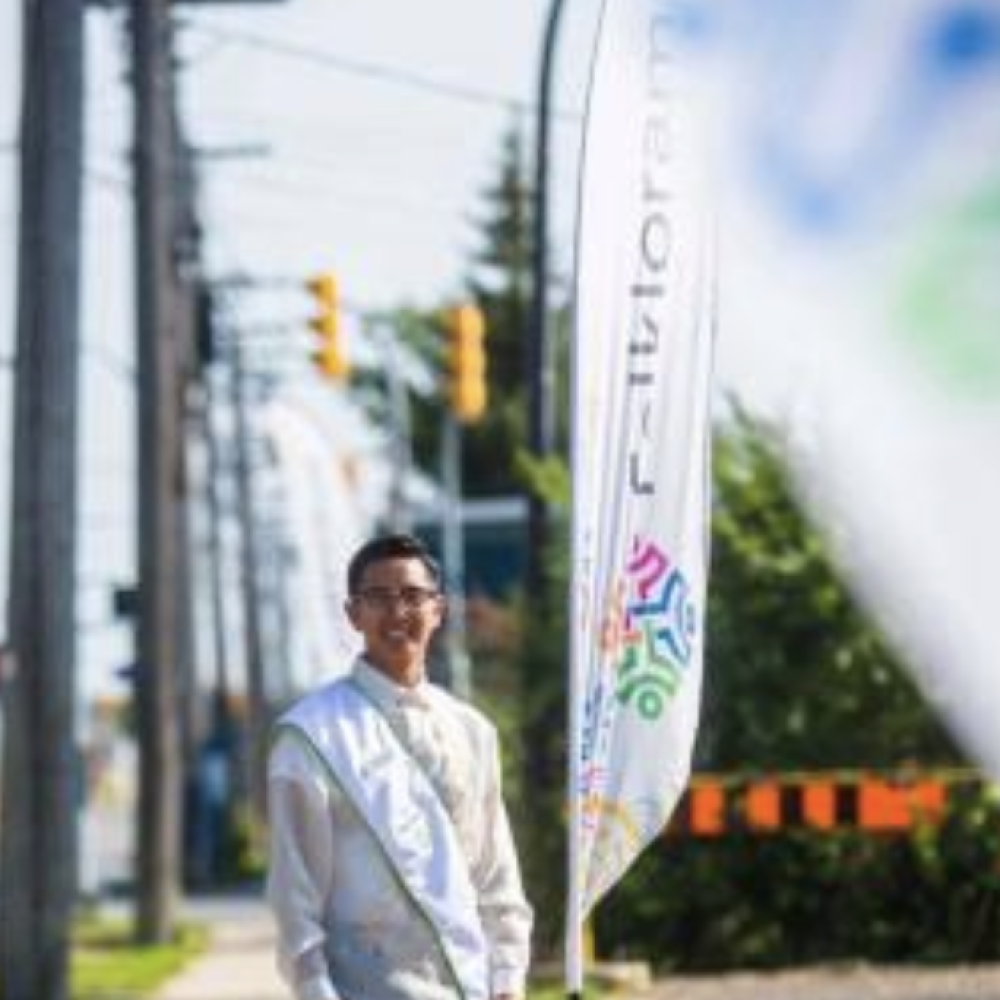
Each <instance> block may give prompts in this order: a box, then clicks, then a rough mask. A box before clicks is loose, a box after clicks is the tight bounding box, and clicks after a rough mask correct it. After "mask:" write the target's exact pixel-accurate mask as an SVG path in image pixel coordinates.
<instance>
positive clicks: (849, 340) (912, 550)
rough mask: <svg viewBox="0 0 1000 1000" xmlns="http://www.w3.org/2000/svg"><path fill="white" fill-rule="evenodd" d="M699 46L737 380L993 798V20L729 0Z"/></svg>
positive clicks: (950, 7)
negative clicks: (722, 77) (711, 108)
mask: <svg viewBox="0 0 1000 1000" xmlns="http://www.w3.org/2000/svg"><path fill="white" fill-rule="evenodd" d="M722 8H723V5H721V4H720V6H719V8H717V10H720V11H721V10H722ZM707 34H708V35H710V36H711V37H712V38H713V39H714V41H712V42H711V45H713V46H714V45H715V42H718V43H719V44H718V46H717V50H718V52H719V53H720V54H722V55H724V56H725V60H724V62H725V64H726V69H727V72H728V76H729V86H728V93H729V97H730V100H729V102H728V104H727V106H726V107H727V123H726V128H725V133H724V134H725V137H726V147H725V150H724V151H725V153H726V155H725V162H726V164H727V167H728V174H727V185H726V188H727V191H728V193H729V195H730V197H728V199H727V203H726V208H725V215H724V225H723V227H722V230H723V232H724V233H725V234H726V245H725V249H724V253H723V256H724V259H725V260H726V262H727V264H726V269H725V282H724V286H723V298H722V324H721V325H722V328H723V330H724V333H723V334H722V337H721V338H720V365H721V366H722V369H721V370H722V373H723V374H725V376H726V377H727V378H729V377H732V378H733V379H734V381H735V384H736V385H737V386H739V387H741V395H743V397H744V398H745V399H746V400H748V401H749V403H750V405H751V406H752V407H753V406H755V404H757V403H758V402H759V401H761V400H767V401H768V402H769V405H770V408H771V412H772V413H774V412H775V411H776V412H777V413H778V415H779V416H780V417H781V418H783V419H785V420H786V422H787V423H788V424H789V425H790V427H791V429H792V431H793V433H794V434H795V436H796V438H797V439H798V448H797V453H798V455H799V462H800V464H799V467H798V470H797V471H798V473H799V481H800V483H801V484H802V486H803V488H804V494H805V496H806V497H807V498H808V500H809V502H810V503H811V504H812V506H813V509H814V511H815V512H816V513H817V515H818V516H819V517H821V518H822V519H823V520H824V521H825V523H826V524H828V525H829V526H831V528H832V535H833V537H834V539H835V540H836V541H837V542H838V543H839V546H840V555H841V557H842V560H843V563H844V565H845V567H846V568H847V570H848V571H849V573H850V575H851V578H852V579H853V581H854V583H855V584H856V587H857V589H858V592H859V593H860V594H861V596H863V597H864V598H865V599H867V600H868V601H869V603H870V606H871V608H872V609H873V610H874V611H875V612H876V613H877V615H878V617H879V618H880V620H881V622H882V624H883V626H884V627H885V628H886V630H887V631H888V633H889V634H890V635H891V636H892V637H893V638H894V639H895V640H896V642H897V643H898V645H899V646H900V648H901V650H902V652H903V653H904V658H905V659H906V661H907V662H908V663H909V664H910V665H911V666H912V667H913V668H914V670H915V671H916V676H917V678H918V680H919V681H920V682H921V685H922V687H923V689H924V691H925V692H926V693H927V695H928V697H929V699H930V700H931V702H932V703H933V704H935V705H936V706H938V708H939V709H940V710H941V711H942V712H943V713H944V715H945V717H946V718H947V719H948V720H949V721H950V722H951V724H952V727H953V729H954V730H955V731H956V732H957V733H958V734H960V735H962V736H964V737H965V739H966V741H967V744H968V746H969V747H970V748H971V749H972V750H974V751H975V753H976V754H977V755H978V756H979V758H980V759H981V760H982V761H983V763H985V764H986V765H988V766H989V768H990V769H991V771H992V773H993V775H994V777H997V778H1000V725H998V720H1000V679H998V677H1000V674H998V667H1000V633H998V631H997V626H996V614H997V602H998V596H1000V586H998V579H1000V577H998V567H1000V4H998V3H997V2H996V0H844V2H838V3H828V2H827V0H734V2H732V3H729V4H727V5H726V13H725V18H724V19H721V20H720V21H719V22H718V23H717V25H716V26H714V27H713V28H712V30H711V31H710V32H708V33H707ZM803 666H804V667H805V666H807V665H803Z"/></svg>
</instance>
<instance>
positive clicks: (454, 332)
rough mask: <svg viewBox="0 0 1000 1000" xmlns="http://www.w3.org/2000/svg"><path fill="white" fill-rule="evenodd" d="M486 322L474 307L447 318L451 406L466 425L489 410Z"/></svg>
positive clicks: (460, 309) (458, 309)
mask: <svg viewBox="0 0 1000 1000" xmlns="http://www.w3.org/2000/svg"><path fill="white" fill-rule="evenodd" d="M485 340H486V321H485V319H484V318H483V313H482V310H481V309H480V308H479V307H478V306H474V305H468V304H466V305H460V306H456V307H455V308H454V309H452V310H451V313H450V314H449V316H448V403H449V405H450V406H451V411H452V413H454V414H455V416H456V417H457V418H458V420H459V421H461V422H462V423H463V424H471V423H475V422H476V421H477V420H479V418H480V417H481V416H482V415H483V413H484V412H485V410H486V345H485Z"/></svg>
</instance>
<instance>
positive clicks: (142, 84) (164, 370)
mask: <svg viewBox="0 0 1000 1000" xmlns="http://www.w3.org/2000/svg"><path fill="white" fill-rule="evenodd" d="M131 27H132V43H133V49H132V55H133V69H132V72H133V85H134V89H135V149H134V156H135V243H136V267H135V273H136V308H137V317H136V320H137V322H136V335H137V345H136V358H137V362H138V401H139V405H138V437H137V441H138V451H139V462H138V465H139V496H138V501H139V502H138V525H137V528H138V553H139V555H138V560H139V616H138V630H137V632H138V634H137V643H136V645H137V654H138V657H137V658H138V669H137V672H136V716H137V728H138V733H139V806H138V817H137V819H138V858H137V868H138V870H137V879H138V895H137V909H136V932H137V936H138V938H139V939H140V940H141V941H145V942H159V941H164V940H166V939H168V938H169V937H170V935H171V933H172V931H173V927H174V920H175V912H176V904H177V897H178V894H179V888H180V887H179V871H180V864H179V860H180V819H181V817H180V810H181V792H180V785H181V781H180V732H179V726H178V690H177V683H178V677H177V664H178V641H177V637H178V606H177V596H178V595H177V573H178V563H177V548H176V547H177V539H178V525H179V523H180V522H179V491H180V488H181V483H182V481H183V480H182V477H183V470H182V467H181V466H182V463H181V449H180V429H181V414H180V403H181V392H180V361H181V358H182V356H183V355H182V352H181V348H180V343H179V341H180V337H179V333H178V329H177V326H176V321H177V317H178V314H179V307H178V299H177V295H176V282H175V269H174V264H175V261H174V249H175V236H176V232H175V222H176V218H177V214H176V206H175V201H174V195H175V179H176V175H175V163H176V151H175V148H174V119H173V109H172V102H173V80H172V67H171V44H170V32H171V23H170V6H169V3H168V2H167V0H133V2H132V23H131Z"/></svg>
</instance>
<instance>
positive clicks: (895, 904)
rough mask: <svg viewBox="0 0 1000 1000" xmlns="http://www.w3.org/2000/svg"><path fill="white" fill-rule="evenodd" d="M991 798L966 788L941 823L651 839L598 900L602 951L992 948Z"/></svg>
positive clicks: (767, 961)
mask: <svg viewBox="0 0 1000 1000" xmlns="http://www.w3.org/2000/svg"><path fill="white" fill-rule="evenodd" d="M998 852H1000V810H998V809H997V807H996V804H995V803H992V802H990V801H989V799H988V798H987V797H986V796H985V795H984V794H983V793H982V792H973V791H972V790H970V791H969V792H968V793H967V794H966V796H965V797H964V798H961V799H960V800H959V802H958V803H957V804H956V805H955V807H954V808H953V809H952V811H951V813H950V814H949V817H948V819H947V821H946V822H945V824H944V825H943V826H941V827H940V828H930V827H928V828H923V829H918V830H917V831H916V832H914V833H912V834H910V835H906V836H899V837H885V836H873V835H871V834H865V833H863V832H859V831H843V832H838V833H827V834H820V833H813V832H809V831H789V832H786V833H781V834H776V835H770V836H763V835H759V836H754V835H751V834H746V835H743V836H734V837H727V838H720V839H718V840H694V839H690V840H681V839H671V840H668V841H666V842H664V843H662V844H660V845H657V846H655V847H653V848H651V849H650V850H649V851H647V853H646V854H645V855H644V856H643V857H642V858H641V860H640V861H639V862H638V864H637V865H636V866H635V868H634V869H633V870H632V872H631V873H630V874H629V876H628V877H627V878H626V879H625V881H624V882H623V883H621V884H620V886H619V887H618V888H616V889H615V890H614V891H613V892H612V894H611V895H610V897H609V898H608V899H607V901H606V902H605V903H603V904H602V906H601V908H600V909H599V911H598V935H599V939H600V941H601V947H602V950H603V951H604V952H605V953H613V954H629V953H633V952H634V953H635V954H637V955H641V956H642V957H644V958H647V959H650V960H653V961H655V962H656V963H657V964H658V965H659V966H661V967H662V968H669V969H684V970H692V971H693V970H715V969H720V968H767V967H777V966H785V965H793V964H800V963H801V964H807V963H812V962H818V961H829V960H833V959H848V958H850V959H856V958H866V959H870V960H873V961H879V962H900V961H922V962H965V961H975V960H984V959H994V960H995V959H996V958H997V957H998V955H1000V872H998V870H997V864H996V859H997V857H998Z"/></svg>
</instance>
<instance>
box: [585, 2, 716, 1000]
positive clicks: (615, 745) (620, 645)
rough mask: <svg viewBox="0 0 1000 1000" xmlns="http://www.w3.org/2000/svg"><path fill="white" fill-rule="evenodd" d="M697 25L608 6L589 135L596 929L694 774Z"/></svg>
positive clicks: (699, 403)
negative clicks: (600, 906) (599, 908)
mask: <svg viewBox="0 0 1000 1000" xmlns="http://www.w3.org/2000/svg"><path fill="white" fill-rule="evenodd" d="M697 12H698V5H697V4H692V3H690V2H684V3H680V2H676V0H606V2H605V4H604V9H603V13H602V18H601V23H600V28H599V32H598V40H597V46H596V50H595V57H594V64H593V69H592V77H591V83H590V94H589V101H588V107H587V115H586V121H585V124H584V152H583V166H582V172H581V187H580V205H579V212H580V215H579V231H578V232H579V235H578V246H577V274H576V317H577V318H576V326H575V334H574V352H573V449H572V452H573V454H572V475H573V558H572V580H571V587H572V595H571V603H572V609H571V615H572V622H571V679H570V704H571V709H570V714H571V722H570V728H571V744H570V776H569V799H570V832H569V838H570V844H569V855H570V889H569V899H568V901H567V985H568V986H569V988H570V990H571V991H572V992H578V991H579V986H580V979H581V978H582V975H581V968H580V948H579V936H580V926H581V924H582V921H583V919H584V918H585V917H586V915H587V913H588V912H589V911H590V910H591V909H592V907H593V906H594V904H595V903H596V902H597V901H598V899H599V898H600V897H601V896H602V895H603V894H604V893H605V892H606V891H607V890H608V889H609V888H610V887H611V886H612V885H613V884H614V883H615V882H616V881H617V880H618V879H619V878H620V877H621V875H622V874H623V873H624V872H625V870H626V869H627V867H628V866H629V865H630V864H631V862H632V861H633V860H634V859H635V857H636V856H637V855H638V853H639V852H640V851H641V850H642V849H643V847H644V846H645V845H646V844H648V843H649V842H650V841H651V840H653V839H654V838H655V837H657V836H658V835H659V833H660V832H661V830H662V829H663V827H664V825H665V823H666V821H667V820H668V818H669V816H670V814H671V811H672V810H673V808H674V806H675V804H676V802H677V799H678V798H679V796H680V795H681V793H682V791H683V789H684V787H685V784H686V781H687V778H688V775H689V771H690V758H691V751H692V746H693V742H694V736H695V732H696V728H697V721H698V712H699V700H700V690H701V671H702V653H703V644H704V635H703V619H704V604H705V590H706V573H707V558H708V551H707V550H708V478H709V468H708V464H709V445H710V440H709V438H710V432H709V390H710V367H711V357H712V340H713V333H714V298H715V276H714V267H715V252H714V219H713V215H712V212H711V211H710V207H711V206H710V201H709V191H710V185H709V184H708V178H709V171H708V170H707V169H706V161H705V157H704V153H703V150H704V135H703V123H704V120H705V118H704V113H703V112H704V109H703V107H702V103H703V96H704V95H703V88H702V87H701V85H700V81H699V74H698V73H696V72H695V70H694V67H696V66H697V65H698V64H699V63H698V61H697V60H695V59H693V58H692V52H693V50H694V49H695V48H696V43H697V35H698V20H697V16H696V15H697Z"/></svg>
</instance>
